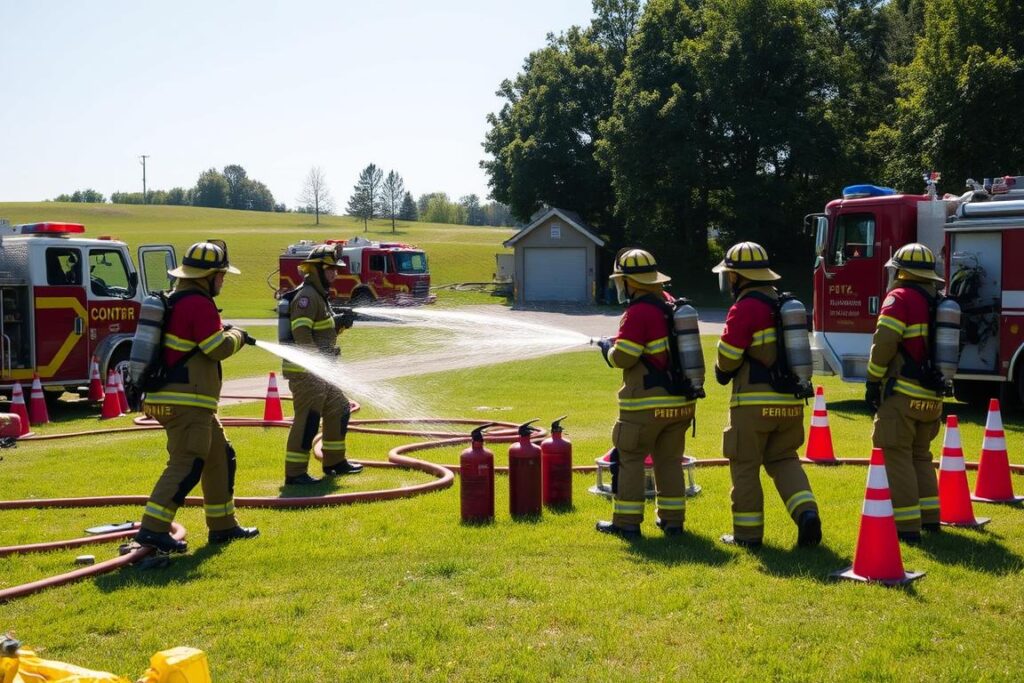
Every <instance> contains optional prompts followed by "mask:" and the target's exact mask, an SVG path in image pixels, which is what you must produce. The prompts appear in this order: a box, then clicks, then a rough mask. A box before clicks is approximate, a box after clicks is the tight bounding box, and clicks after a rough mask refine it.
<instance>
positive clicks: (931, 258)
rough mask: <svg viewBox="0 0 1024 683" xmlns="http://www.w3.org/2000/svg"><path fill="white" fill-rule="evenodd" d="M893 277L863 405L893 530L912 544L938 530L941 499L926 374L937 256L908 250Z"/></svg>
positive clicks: (934, 397) (933, 397)
mask: <svg viewBox="0 0 1024 683" xmlns="http://www.w3.org/2000/svg"><path fill="white" fill-rule="evenodd" d="M885 265H886V268H889V269H891V270H890V272H893V271H894V280H893V284H892V287H891V288H890V289H889V291H888V292H887V293H886V297H885V301H883V302H882V308H881V311H879V315H878V323H877V325H876V327H875V334H874V337H873V338H872V340H871V342H872V343H871V355H870V356H869V357H868V380H867V384H866V390H865V396H864V400H865V401H867V404H868V407H869V408H870V409H871V411H872V412H873V413H875V422H874V430H873V431H872V433H871V440H872V442H873V443H874V446H875V447H876V448H881V449H882V450H883V451H884V452H885V472H886V475H887V477H888V479H889V490H890V493H891V495H892V504H893V513H894V516H895V517H896V530H897V533H898V535H899V537H900V539H902V540H903V541H905V542H907V543H917V542H919V541H920V540H921V529H922V528H923V529H924V530H925V531H939V529H940V528H941V527H940V526H939V494H938V485H937V483H936V479H935V468H934V466H933V465H932V454H931V452H930V450H929V447H930V444H931V442H932V439H934V438H935V437H936V435H938V433H939V428H940V423H941V418H942V387H941V384H940V383H938V382H937V381H930V380H931V379H932V378H931V377H930V374H929V372H928V368H930V367H931V364H930V363H929V362H927V361H929V360H930V358H929V353H930V351H931V349H930V348H929V339H930V338H933V336H934V330H932V329H929V328H930V326H931V324H932V318H931V312H930V309H931V307H932V306H934V305H935V298H936V295H937V290H936V283H937V282H942V278H941V277H939V276H938V275H936V273H935V255H934V254H932V251H931V250H930V249H929V248H928V247H926V246H924V245H923V244H907V245H904V246H902V247H900V248H899V249H898V250H897V251H896V254H895V255H893V257H892V258H891V259H890V260H889V262H888V263H886V264H885Z"/></svg>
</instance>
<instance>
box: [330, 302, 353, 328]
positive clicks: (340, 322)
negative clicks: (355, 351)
mask: <svg viewBox="0 0 1024 683" xmlns="http://www.w3.org/2000/svg"><path fill="white" fill-rule="evenodd" d="M355 321H356V313H355V311H353V310H352V309H351V308H344V309H342V311H341V313H339V314H338V315H336V316H334V331H335V332H338V331H340V330H348V329H351V328H352V324H353V323H354V322H355Z"/></svg>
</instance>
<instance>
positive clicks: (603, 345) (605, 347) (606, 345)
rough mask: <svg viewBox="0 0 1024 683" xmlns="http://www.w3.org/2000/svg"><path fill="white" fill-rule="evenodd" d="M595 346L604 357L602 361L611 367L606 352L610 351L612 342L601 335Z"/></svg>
mask: <svg viewBox="0 0 1024 683" xmlns="http://www.w3.org/2000/svg"><path fill="white" fill-rule="evenodd" d="M594 343H595V344H597V348H599V349H601V356H602V357H603V358H604V362H605V363H607V364H608V367H612V362H611V361H610V360H608V352H609V351H611V349H612V345H613V344H614V342H613V341H612V340H611V339H609V338H608V337H601V338H600V339H598V340H597V341H596V342H594Z"/></svg>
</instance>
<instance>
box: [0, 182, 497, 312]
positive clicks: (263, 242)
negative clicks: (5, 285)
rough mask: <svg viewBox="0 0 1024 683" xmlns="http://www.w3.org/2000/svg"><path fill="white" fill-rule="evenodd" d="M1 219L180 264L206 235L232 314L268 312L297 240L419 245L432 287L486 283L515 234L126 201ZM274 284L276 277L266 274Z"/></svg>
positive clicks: (9, 213)
mask: <svg viewBox="0 0 1024 683" xmlns="http://www.w3.org/2000/svg"><path fill="white" fill-rule="evenodd" d="M0 218H6V219H8V220H9V221H10V222H11V223H15V224H17V223H35V222H39V221H67V222H73V223H83V224H84V225H85V229H86V236H93V237H96V236H99V235H113V236H114V237H116V238H118V239H120V240H123V241H125V242H127V243H128V246H129V248H130V250H131V251H132V258H133V259H134V258H135V254H134V252H135V250H136V248H137V247H138V246H139V245H142V244H168V243H169V244H172V245H174V247H175V249H176V250H177V253H178V260H179V262H180V260H181V257H182V254H183V253H184V251H185V249H187V248H188V245H190V244H192V243H194V242H198V241H201V240H205V239H209V238H219V239H223V240H226V241H227V243H228V253H229V256H230V258H231V262H232V264H234V265H236V266H238V268H239V269H240V270H241V271H242V274H241V275H237V276H230V277H229V279H228V282H227V283H226V285H225V287H224V292H223V293H222V294H221V296H220V297H218V299H217V301H218V303H219V304H220V306H221V307H222V308H223V309H224V313H223V315H224V316H225V317H229V318H243V317H244V318H248V317H268V316H270V315H272V314H273V310H274V298H273V289H271V287H269V286H268V285H267V278H268V276H271V274H272V273H274V272H275V271H276V270H277V261H278V256H279V255H280V253H281V251H282V250H283V249H284V248H285V247H287V246H288V245H289V244H293V243H294V242H297V241H299V240H302V239H305V240H324V239H350V238H352V237H354V236H356V235H359V236H362V237H368V238H369V239H374V240H384V241H396V240H397V241H404V242H410V243H412V244H415V245H416V246H418V247H420V248H422V249H424V250H425V251H426V253H427V258H428V260H429V263H430V271H431V285H432V286H435V287H436V286H441V285H446V284H452V283H457V282H490V281H491V276H492V274H493V273H494V272H495V270H496V268H497V264H496V263H495V259H494V255H495V254H497V253H508V252H509V250H507V249H505V248H504V247H502V246H501V243H502V242H503V241H504V240H506V239H508V238H509V237H510V236H512V235H513V234H515V230H512V229H510V228H489V227H470V226H464V225H443V224H438V223H419V222H410V223H399V224H398V225H397V232H396V233H392V232H391V222H390V221H383V220H380V221H372V222H371V223H370V224H369V231H368V232H367V233H364V232H363V224H362V221H360V220H356V219H353V218H349V217H344V216H321V217H320V225H319V226H317V225H315V224H314V219H313V217H312V216H310V215H308V214H296V213H267V212H262V211H230V210H227V209H202V208H195V207H187V206H135V205H128V204H66V203H59V202H32V203H29V202H7V203H5V202H0ZM270 281H271V283H272V284H273V286H274V288H276V287H277V278H276V277H271V278H270ZM503 301H504V299H503V298H495V297H493V296H491V295H489V294H485V293H480V292H466V291H458V292H455V291H442V292H440V294H439V296H438V303H439V304H440V305H442V306H449V305H461V304H472V303H500V302H503Z"/></svg>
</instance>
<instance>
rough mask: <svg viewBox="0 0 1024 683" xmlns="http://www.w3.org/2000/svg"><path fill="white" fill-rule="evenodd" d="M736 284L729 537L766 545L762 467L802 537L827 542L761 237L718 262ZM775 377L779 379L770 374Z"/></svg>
mask: <svg viewBox="0 0 1024 683" xmlns="http://www.w3.org/2000/svg"><path fill="white" fill-rule="evenodd" d="M712 271H713V272H715V273H719V277H720V279H721V282H722V284H723V289H725V285H728V289H729V290H730V291H731V295H732V298H733V299H734V300H735V301H734V303H733V305H732V307H731V308H730V309H729V312H728V314H727V315H726V319H725V328H724V330H723V331H722V337H721V338H720V339H719V340H718V357H717V361H716V363H715V379H716V380H717V381H718V383H719V384H721V385H723V386H724V385H726V384H728V383H729V382H732V400H731V401H730V403H729V424H728V425H727V426H726V428H725V433H724V434H723V439H722V453H723V454H724V455H725V457H726V458H728V460H729V473H730V475H731V476H732V494H731V495H732V520H733V533H731V534H725V535H723V536H722V541H723V542H725V543H728V544H733V545H738V546H743V547H746V548H758V547H760V546H761V543H762V539H763V537H764V494H763V492H762V490H761V467H762V466H763V467H764V469H765V471H766V472H767V473H768V476H770V477H771V478H772V481H773V482H774V483H775V488H776V489H777V490H778V492H779V495H780V496H781V497H782V500H783V502H784V503H785V504H786V510H787V511H788V512H789V515H790V516H791V517H792V518H793V521H794V522H796V525H797V529H798V531H797V545H799V546H814V545H817V544H818V543H820V542H821V519H820V517H819V515H818V504H817V502H816V501H815V499H814V494H813V493H812V492H811V486H810V483H809V482H808V481H807V475H806V474H805V473H804V470H803V467H802V466H801V465H800V459H799V457H798V456H797V449H798V448H800V446H801V445H802V444H803V442H804V408H803V399H802V398H798V397H796V396H795V395H794V394H793V393H792V392H790V393H785V392H783V391H779V390H778V389H777V388H773V384H774V385H775V387H780V385H781V384H782V382H780V381H779V380H778V379H773V375H774V376H778V374H779V373H778V368H779V367H780V366H779V364H778V362H777V361H778V359H779V354H780V353H782V352H783V350H782V348H781V345H780V343H779V340H778V339H777V331H776V330H777V326H776V314H775V306H776V302H777V301H778V298H779V293H778V291H777V290H776V289H775V287H774V286H773V285H772V284H771V283H772V282H775V281H776V280H778V279H779V275H778V274H776V273H775V272H774V271H773V270H772V269H771V267H770V264H769V262H768V252H766V251H765V249H764V247H762V246H761V245H759V244H756V243H754V242H741V243H739V244H736V245H733V246H732V247H730V248H729V250H728V251H726V253H725V258H724V259H723V260H722V262H721V263H719V264H718V265H717V266H715V267H714V268H713V269H712ZM770 380H771V381H770Z"/></svg>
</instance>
